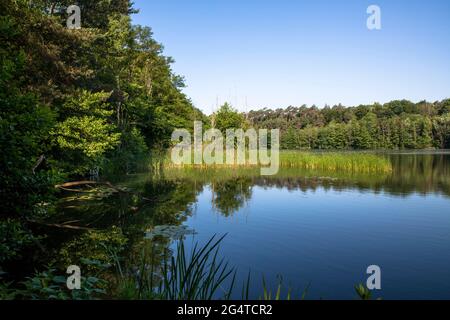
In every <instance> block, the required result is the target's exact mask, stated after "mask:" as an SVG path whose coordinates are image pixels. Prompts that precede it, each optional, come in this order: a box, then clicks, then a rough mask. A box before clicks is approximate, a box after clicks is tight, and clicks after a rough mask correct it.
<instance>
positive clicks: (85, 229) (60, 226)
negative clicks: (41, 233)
mask: <svg viewBox="0 0 450 320" xmlns="http://www.w3.org/2000/svg"><path fill="white" fill-rule="evenodd" d="M27 221H28V222H29V223H34V224H39V225H43V226H46V227H52V228H59V229H70V230H84V231H91V230H94V229H92V228H86V227H80V226H72V225H68V224H58V223H45V222H40V221H36V220H27Z"/></svg>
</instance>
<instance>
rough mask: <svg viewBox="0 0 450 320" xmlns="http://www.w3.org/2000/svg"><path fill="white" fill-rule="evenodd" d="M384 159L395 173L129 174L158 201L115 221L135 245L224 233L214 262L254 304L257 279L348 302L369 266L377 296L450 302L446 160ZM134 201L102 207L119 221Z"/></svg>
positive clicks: (449, 160) (130, 181) (418, 156)
mask: <svg viewBox="0 0 450 320" xmlns="http://www.w3.org/2000/svg"><path fill="white" fill-rule="evenodd" d="M383 156H385V157H388V158H389V159H390V161H392V163H393V166H394V172H393V173H390V174H377V175H352V174H339V173H326V172H303V171H291V170H287V171H286V170H285V171H282V172H280V174H279V175H277V176H276V177H271V178H267V177H266V178H262V177H259V176H258V175H252V174H248V175H246V174H238V173H235V174H233V173H231V174H227V175H220V174H213V175H211V176H208V175H207V174H197V175H195V174H186V175H177V174H172V175H171V174H167V175H166V174H164V175H163V176H159V177H150V176H149V175H137V176H133V177H127V178H126V179H123V181H121V183H122V184H123V185H126V186H129V187H130V188H134V189H136V190H141V191H142V192H144V193H145V194H147V195H152V196H154V197H157V198H158V199H159V202H158V203H159V204H157V205H144V206H143V207H140V208H134V210H138V214H136V215H134V216H133V218H127V219H125V220H124V219H122V220H121V221H122V222H121V223H122V224H123V226H126V227H127V228H128V229H129V230H131V231H130V232H129V234H131V235H130V237H131V238H133V237H134V238H136V239H137V238H139V239H140V237H141V236H142V233H143V231H145V230H147V229H149V228H150V229H151V227H152V226H155V225H163V224H174V225H185V226H188V227H189V228H190V229H193V230H195V232H196V235H195V236H190V235H188V236H186V243H187V245H188V246H190V245H192V243H194V242H197V241H199V242H200V243H204V242H206V241H207V240H209V239H210V238H211V237H212V236H213V235H214V234H218V235H223V234H227V236H226V238H225V240H224V242H223V244H222V246H221V251H220V252H221V255H222V256H223V257H225V258H226V259H227V260H228V261H229V262H230V263H231V264H232V265H234V266H236V267H237V269H238V270H239V273H238V275H239V280H244V279H245V278H246V276H247V274H248V272H249V270H250V271H251V274H252V279H253V281H252V288H251V294H252V296H253V297H254V298H258V297H259V296H260V295H261V293H262V280H261V279H262V277H263V276H264V277H265V278H266V281H267V282H268V283H270V284H271V285H272V287H273V290H276V283H277V276H278V275H281V276H282V278H283V283H284V284H285V287H290V288H292V290H293V295H294V296H296V295H297V296H300V295H301V294H302V292H303V290H304V289H305V287H307V286H308V285H309V286H310V289H309V291H308V298H310V299H317V298H324V299H353V298H355V293H354V289H353V287H354V285H355V284H357V283H365V281H366V279H367V275H366V273H365V272H366V269H367V267H368V266H369V265H374V264H375V265H378V266H380V267H381V269H382V290H381V291H380V292H377V293H376V296H377V297H383V298H384V299H435V298H436V299H450V154H449V153H434V154H429V153H398V154H390V155H383ZM132 201H133V200H132V199H127V198H123V199H121V200H120V201H119V200H117V201H116V202H113V203H107V202H104V203H103V206H102V210H106V211H108V212H110V214H109V216H111V215H113V216H116V217H121V216H122V215H123V212H117V211H119V210H122V211H123V210H125V211H126V210H127V209H126V208H129V207H132ZM96 208H97V209H96V210H98V206H97V207H96ZM124 208H125V209H124ZM111 212H112V213H113V214H111ZM101 221H102V220H101V219H100V222H99V221H98V220H97V222H96V223H99V225H100V226H101V224H102V222H101ZM106 221H107V220H105V222H104V223H105V224H107V222H106ZM136 243H139V245H140V246H142V242H140V241H137V240H136ZM168 245H169V247H170V246H171V247H173V246H174V243H173V242H172V244H170V242H168ZM237 298H239V297H237Z"/></svg>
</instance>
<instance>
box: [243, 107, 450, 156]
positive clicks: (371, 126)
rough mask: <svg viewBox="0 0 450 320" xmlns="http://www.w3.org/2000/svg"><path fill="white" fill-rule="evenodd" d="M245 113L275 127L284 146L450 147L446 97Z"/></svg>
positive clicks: (253, 122)
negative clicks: (429, 100)
mask: <svg viewBox="0 0 450 320" xmlns="http://www.w3.org/2000/svg"><path fill="white" fill-rule="evenodd" d="M244 116H245V119H246V121H247V122H248V123H249V124H250V125H252V126H255V127H259V128H267V129H275V128H278V129H280V130H281V132H282V134H281V147H282V148H283V149H322V150H328V149H338V150H339V149H355V150H367V149H427V148H436V149H444V148H450V99H447V100H443V101H438V102H434V103H430V102H426V101H422V102H419V103H413V102H411V101H407V100H401V101H391V102H389V103H386V104H383V105H382V104H378V103H374V104H372V105H360V106H357V107H345V106H342V105H336V106H333V107H329V106H325V107H324V108H322V109H319V108H318V107H316V106H312V107H307V106H301V107H289V108H286V109H276V110H271V109H262V110H257V111H250V112H249V113H248V114H245V115H244Z"/></svg>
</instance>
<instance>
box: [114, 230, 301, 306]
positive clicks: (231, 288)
mask: <svg viewBox="0 0 450 320" xmlns="http://www.w3.org/2000/svg"><path fill="white" fill-rule="evenodd" d="M225 236H226V235H225ZM225 236H223V237H221V238H217V237H216V236H213V237H212V238H211V239H210V240H209V241H208V242H207V243H206V244H204V245H201V246H200V245H198V243H196V244H195V245H194V246H193V248H192V249H191V250H190V252H188V251H187V250H186V247H185V245H184V241H183V240H180V241H179V242H178V244H177V248H176V250H175V251H174V254H173V255H172V256H171V258H170V259H168V260H164V261H163V265H162V267H157V266H155V265H154V261H153V260H154V259H153V257H152V258H151V260H152V261H146V259H145V254H144V255H143V259H142V260H141V261H140V266H139V271H138V274H139V277H138V278H136V277H133V276H130V275H129V273H125V272H123V267H122V266H121V265H120V262H119V259H115V261H116V264H117V268H118V271H119V272H118V274H119V275H120V279H119V283H118V290H117V291H118V292H117V293H116V296H117V297H118V298H120V299H133V300H134V299H158V300H214V299H222V300H230V299H236V298H237V297H238V296H239V294H240V295H241V296H240V299H242V300H250V298H251V297H250V287H251V277H250V274H251V273H250V272H249V274H248V278H247V279H246V281H243V283H242V285H241V289H239V291H238V286H237V285H236V274H237V270H236V269H235V268H233V267H231V266H230V265H229V263H228V262H227V261H225V260H224V259H223V258H222V259H219V258H218V256H219V250H220V244H221V242H222V241H223V239H224V238H225ZM147 262H150V265H148V264H147ZM127 274H128V275H127ZM262 281H263V292H262V295H261V296H260V297H259V299H260V300H283V299H284V300H291V299H293V296H292V290H291V289H288V291H287V294H286V296H284V295H283V296H282V291H283V281H282V278H281V277H279V279H278V285H277V288H276V292H274V293H272V291H271V289H270V288H269V287H268V286H267V283H266V281H265V279H264V278H263V279H262ZM308 289H309V286H308V287H307V289H305V291H304V292H303V294H301V295H300V296H299V297H298V298H299V299H302V300H303V299H305V298H306V294H307V290H308ZM239 292H240V293H239Z"/></svg>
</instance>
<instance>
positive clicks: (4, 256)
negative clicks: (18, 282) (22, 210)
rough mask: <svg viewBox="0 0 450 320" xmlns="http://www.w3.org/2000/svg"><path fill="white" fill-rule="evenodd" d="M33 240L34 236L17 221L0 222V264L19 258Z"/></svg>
mask: <svg viewBox="0 0 450 320" xmlns="http://www.w3.org/2000/svg"><path fill="white" fill-rule="evenodd" d="M34 240H35V238H34V236H33V235H32V234H31V233H30V232H29V231H26V230H24V229H23V226H22V224H21V223H20V222H19V221H14V220H11V219H7V220H5V221H0V264H2V263H4V262H6V261H10V260H13V259H16V260H17V259H19V258H21V251H22V250H23V249H24V248H26V247H30V246H31V245H32V244H33V242H34ZM0 276H1V275H0Z"/></svg>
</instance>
